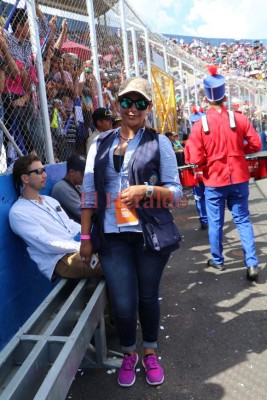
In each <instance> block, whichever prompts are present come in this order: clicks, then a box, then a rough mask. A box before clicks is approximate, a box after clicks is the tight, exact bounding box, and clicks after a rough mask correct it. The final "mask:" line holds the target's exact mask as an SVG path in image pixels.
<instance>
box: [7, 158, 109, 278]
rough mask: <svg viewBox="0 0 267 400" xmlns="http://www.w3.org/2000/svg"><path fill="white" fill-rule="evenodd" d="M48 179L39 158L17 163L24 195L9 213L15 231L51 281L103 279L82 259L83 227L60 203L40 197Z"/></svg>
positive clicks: (16, 179) (16, 178)
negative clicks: (81, 232) (80, 251)
mask: <svg viewBox="0 0 267 400" xmlns="http://www.w3.org/2000/svg"><path fill="white" fill-rule="evenodd" d="M46 176H47V175H46V172H45V168H44V166H43V164H42V162H41V160H40V158H39V157H38V156H36V155H33V154H28V155H26V156H23V157H21V158H18V159H17V160H16V161H15V163H14V167H13V180H14V184H15V187H16V189H17V190H18V191H19V192H20V193H21V195H20V197H19V198H18V200H17V201H16V202H15V203H14V204H13V206H12V207H11V209H10V212H9V223H10V227H11V229H12V230H13V232H14V233H15V234H17V235H18V236H20V237H21V239H23V240H24V241H25V243H26V245H27V250H28V253H29V255H30V257H31V259H32V260H33V261H34V262H35V263H36V264H37V267H38V269H39V271H40V272H41V273H42V274H43V275H44V276H45V277H46V278H48V279H49V280H50V281H53V280H55V279H56V278H57V277H62V278H76V279H77V278H90V277H99V276H101V275H102V272H101V270H100V269H98V268H97V269H92V268H90V267H89V266H88V265H87V264H86V263H85V260H83V259H82V258H81V257H80V253H79V248H80V241H79V240H80V231H81V226H80V224H78V223H77V222H75V221H73V220H72V219H70V218H69V217H68V215H67V214H66V213H65V211H64V210H63V209H62V207H61V205H60V204H59V202H58V201H57V200H55V199H53V198H52V197H50V196H44V195H41V194H40V191H41V190H42V189H44V188H45V185H46ZM81 238H82V236H81Z"/></svg>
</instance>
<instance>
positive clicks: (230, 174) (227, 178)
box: [185, 66, 261, 281]
mask: <svg viewBox="0 0 267 400" xmlns="http://www.w3.org/2000/svg"><path fill="white" fill-rule="evenodd" d="M209 70H210V75H209V76H207V77H206V78H205V79H204V81H203V83H204V89H205V94H206V100H207V102H208V103H209V106H210V107H209V109H208V111H207V115H206V118H205V121H204V122H203V120H199V121H197V122H196V123H195V124H194V125H193V128H192V132H191V134H190V137H189V139H188V141H187V143H186V146H185V161H186V163H188V164H190V163H193V164H197V165H198V166H200V167H202V170H203V183H204V185H205V197H206V208H207V215H208V224H209V241H210V247H211V255H212V258H211V259H210V260H208V265H209V266H212V267H214V268H217V269H219V270H223V269H224V256H223V245H222V237H223V224H224V213H225V203H226V204H227V206H228V209H229V210H230V211H231V213H232V216H233V220H234V222H235V224H236V226H237V229H238V232H239V235H240V239H241V243H242V248H243V253H244V262H245V266H246V269H247V277H248V279H250V280H253V281H255V280H257V278H258V258H257V255H256V249H255V241H254V233H253V227H252V224H251V221H250V217H249V209H248V197H249V179H250V173H249V170H248V166H247V162H246V159H245V154H248V153H254V152H257V151H259V150H260V149H261V138H260V135H259V134H258V133H257V132H256V131H255V130H254V128H253V127H252V125H251V123H250V122H249V120H248V118H247V117H246V116H244V115H242V114H241V113H237V112H235V113H228V112H227V109H226V107H225V106H224V102H225V101H226V96H225V79H224V77H223V76H222V75H220V74H218V73H217V68H215V67H214V66H212V67H211V68H210V69H209Z"/></svg>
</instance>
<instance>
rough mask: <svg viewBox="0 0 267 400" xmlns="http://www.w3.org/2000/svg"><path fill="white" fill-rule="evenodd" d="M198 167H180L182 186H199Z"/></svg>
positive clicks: (189, 165)
mask: <svg viewBox="0 0 267 400" xmlns="http://www.w3.org/2000/svg"><path fill="white" fill-rule="evenodd" d="M196 168H197V165H194V164H188V165H183V166H182V167H178V172H179V177H180V181H181V184H182V186H198V179H197V178H196Z"/></svg>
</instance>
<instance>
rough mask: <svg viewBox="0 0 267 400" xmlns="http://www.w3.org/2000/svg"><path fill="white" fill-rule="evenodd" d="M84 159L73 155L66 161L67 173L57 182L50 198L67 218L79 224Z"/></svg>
mask: <svg viewBox="0 0 267 400" xmlns="http://www.w3.org/2000/svg"><path fill="white" fill-rule="evenodd" d="M85 163H86V158H85V157H84V156H82V155H79V154H73V155H71V156H70V157H69V158H68V159H67V172H66V175H65V176H64V178H63V179H62V180H60V181H58V182H57V183H56V184H55V185H54V187H53V189H52V193H51V196H52V197H54V198H55V199H56V200H57V201H58V202H59V203H60V204H61V206H62V207H63V208H64V210H65V211H66V213H67V214H68V216H69V218H71V219H73V220H74V221H76V222H78V223H81V185H82V181H83V175H84V170H85Z"/></svg>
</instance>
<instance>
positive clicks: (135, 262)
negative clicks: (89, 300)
mask: <svg viewBox="0 0 267 400" xmlns="http://www.w3.org/2000/svg"><path fill="white" fill-rule="evenodd" d="M105 238H106V242H107V245H106V246H105V247H104V248H103V249H101V251H100V252H99V259H100V263H101V265H102V268H103V271H104V275H105V278H106V281H107V285H108V288H109V291H110V296H111V300H112V306H113V311H114V319H115V323H116V326H117V329H118V333H119V338H120V343H121V346H122V350H123V351H126V352H127V351H133V350H135V348H136V326H137V312H138V311H139V319H140V324H141V329H142V336H143V347H144V348H156V347H157V339H158V329H159V319H160V306H159V285H160V279H161V276H162V272H163V269H164V267H165V265H166V263H167V261H168V259H169V256H170V255H169V254H168V255H161V254H156V253H153V252H150V251H144V248H143V243H144V240H143V235H142V233H134V232H124V233H111V234H105Z"/></svg>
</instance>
